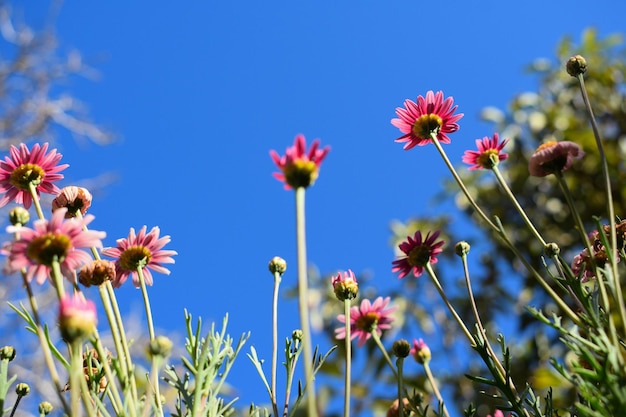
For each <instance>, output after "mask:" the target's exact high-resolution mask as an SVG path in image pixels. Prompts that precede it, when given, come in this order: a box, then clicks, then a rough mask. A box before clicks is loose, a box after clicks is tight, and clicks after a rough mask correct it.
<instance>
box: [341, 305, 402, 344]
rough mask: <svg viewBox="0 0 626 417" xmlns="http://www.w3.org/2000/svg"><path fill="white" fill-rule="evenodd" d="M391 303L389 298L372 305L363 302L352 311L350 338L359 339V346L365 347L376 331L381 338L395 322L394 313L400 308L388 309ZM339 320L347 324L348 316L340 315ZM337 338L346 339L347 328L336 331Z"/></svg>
mask: <svg viewBox="0 0 626 417" xmlns="http://www.w3.org/2000/svg"><path fill="white" fill-rule="evenodd" d="M389 301H390V298H389V297H386V298H384V299H383V298H382V297H378V298H377V299H376V300H374V304H372V303H370V300H363V301H361V305H360V306H355V307H352V308H351V309H350V334H351V337H350V338H351V339H355V338H357V337H358V338H359V340H358V345H359V346H363V345H364V344H365V342H366V341H367V339H369V338H370V337H372V332H374V331H375V332H376V333H377V334H378V335H379V336H380V335H381V334H382V331H383V330H386V329H390V328H391V322H392V321H393V315H392V313H393V312H394V311H396V310H397V309H398V307H395V306H394V307H389V308H387V305H388V304H389ZM337 320H339V321H340V322H341V323H344V324H345V323H346V316H345V315H344V314H340V315H339V316H337ZM335 337H336V338H337V339H345V338H346V328H345V326H342V327H340V328H338V329H335Z"/></svg>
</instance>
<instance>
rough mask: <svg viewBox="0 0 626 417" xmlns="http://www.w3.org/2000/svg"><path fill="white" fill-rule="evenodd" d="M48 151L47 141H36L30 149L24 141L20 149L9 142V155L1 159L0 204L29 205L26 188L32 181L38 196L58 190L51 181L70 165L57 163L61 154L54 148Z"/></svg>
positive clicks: (29, 196)
mask: <svg viewBox="0 0 626 417" xmlns="http://www.w3.org/2000/svg"><path fill="white" fill-rule="evenodd" d="M47 151H48V144H47V143H44V144H43V146H41V145H39V144H38V143H37V144H35V145H34V146H33V149H31V150H29V149H28V147H27V146H26V145H24V144H23V143H22V144H20V147H19V149H18V148H17V147H15V146H13V145H11V148H10V149H9V152H10V156H6V157H5V158H4V161H0V193H4V195H3V196H2V198H0V207H2V206H5V205H7V204H8V203H10V202H11V201H15V202H16V203H18V204H23V205H24V207H26V208H29V207H30V206H31V204H32V202H33V198H32V196H31V194H30V191H29V189H28V186H29V184H31V183H32V184H33V185H34V186H35V190H36V191H37V196H39V195H40V192H44V193H48V194H58V193H59V188H58V187H57V186H56V185H54V184H52V183H53V182H55V181H59V180H60V179H62V178H63V175H62V174H59V172H61V171H63V170H64V169H65V168H67V167H68V166H69V165H68V164H63V165H57V164H58V163H59V161H60V160H61V157H62V155H61V154H60V153H57V150H56V149H53V150H51V151H50V152H48V153H46V152H47Z"/></svg>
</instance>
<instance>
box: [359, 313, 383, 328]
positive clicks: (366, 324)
mask: <svg viewBox="0 0 626 417" xmlns="http://www.w3.org/2000/svg"><path fill="white" fill-rule="evenodd" d="M379 319H380V314H378V313H377V312H375V311H370V312H369V313H365V314H364V315H362V316H359V317H358V318H357V319H356V322H355V323H354V326H355V327H356V328H357V329H359V330H363V331H365V332H371V331H372V330H374V329H375V328H376V325H377V324H378V320H379Z"/></svg>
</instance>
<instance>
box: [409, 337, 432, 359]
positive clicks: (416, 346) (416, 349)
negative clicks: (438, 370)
mask: <svg viewBox="0 0 626 417" xmlns="http://www.w3.org/2000/svg"><path fill="white" fill-rule="evenodd" d="M411 355H413V357H414V358H415V361H416V362H417V363H421V364H424V363H428V362H429V361H430V358H431V352H430V348H429V347H428V345H427V344H426V343H424V341H423V340H422V339H419V340H418V339H413V349H411Z"/></svg>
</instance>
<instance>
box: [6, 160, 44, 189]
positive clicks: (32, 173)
mask: <svg viewBox="0 0 626 417" xmlns="http://www.w3.org/2000/svg"><path fill="white" fill-rule="evenodd" d="M45 176H46V171H44V170H43V168H41V167H40V166H39V165H36V164H22V165H20V166H19V167H17V168H15V169H14V170H13V172H12V173H11V179H10V181H11V184H12V185H13V186H14V187H16V188H20V189H22V190H28V184H31V183H32V184H33V185H35V186H36V185H39V184H41V182H42V181H43V179H44V177H45Z"/></svg>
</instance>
